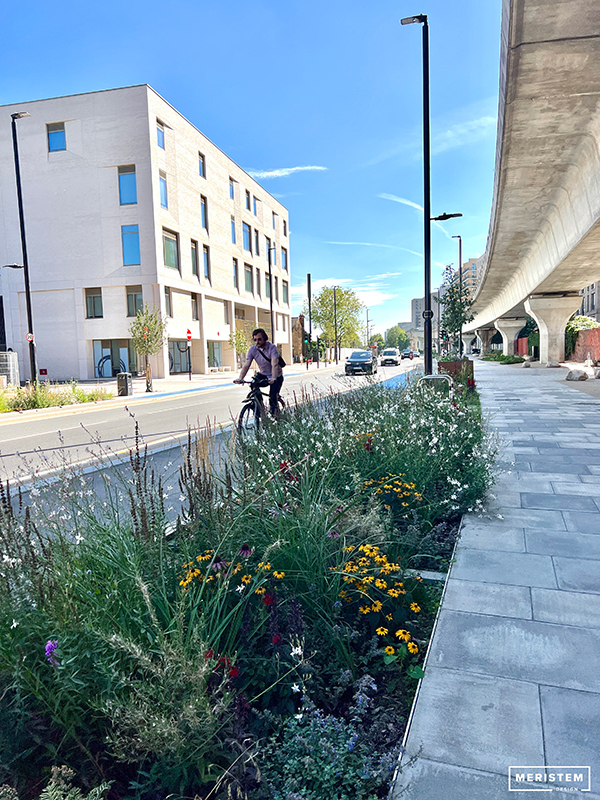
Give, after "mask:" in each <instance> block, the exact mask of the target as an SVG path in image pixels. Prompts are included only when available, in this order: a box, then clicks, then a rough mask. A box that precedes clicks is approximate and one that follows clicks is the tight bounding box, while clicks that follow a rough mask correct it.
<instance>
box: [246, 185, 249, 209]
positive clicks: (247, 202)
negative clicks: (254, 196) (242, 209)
mask: <svg viewBox="0 0 600 800" xmlns="http://www.w3.org/2000/svg"><path fill="white" fill-rule="evenodd" d="M246 208H247V209H248V211H250V192H249V191H248V190H247V189H246Z"/></svg>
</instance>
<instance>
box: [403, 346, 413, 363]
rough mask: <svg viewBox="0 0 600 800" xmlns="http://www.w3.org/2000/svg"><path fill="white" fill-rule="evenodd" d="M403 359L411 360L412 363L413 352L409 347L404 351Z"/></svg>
mask: <svg viewBox="0 0 600 800" xmlns="http://www.w3.org/2000/svg"><path fill="white" fill-rule="evenodd" d="M402 358H410V360H411V361H412V359H413V351H412V350H411V349H410V347H407V348H406V349H404V350H403V351H402Z"/></svg>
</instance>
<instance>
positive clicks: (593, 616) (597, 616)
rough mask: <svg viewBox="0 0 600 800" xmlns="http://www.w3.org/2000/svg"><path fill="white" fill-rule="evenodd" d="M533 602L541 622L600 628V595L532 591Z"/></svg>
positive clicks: (562, 591)
mask: <svg viewBox="0 0 600 800" xmlns="http://www.w3.org/2000/svg"><path fill="white" fill-rule="evenodd" d="M531 600H532V604H533V618H534V619H537V620H539V621H540V622H556V623H558V624H560V625H574V626H576V627H578V628H600V594H584V593H583V592H567V591H564V590H558V589H532V590H531ZM465 610H467V609H465ZM490 613H491V612H490ZM514 616H517V615H516V614H515V615H514ZM599 746H600V745H599Z"/></svg>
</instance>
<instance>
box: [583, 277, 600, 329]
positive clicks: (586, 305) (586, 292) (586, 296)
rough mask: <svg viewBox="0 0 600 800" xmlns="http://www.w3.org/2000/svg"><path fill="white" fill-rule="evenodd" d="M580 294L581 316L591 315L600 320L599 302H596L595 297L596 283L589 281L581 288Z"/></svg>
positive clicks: (597, 320)
mask: <svg viewBox="0 0 600 800" xmlns="http://www.w3.org/2000/svg"><path fill="white" fill-rule="evenodd" d="M599 283H600V282H599ZM580 294H581V295H582V299H581V308H580V310H579V313H580V314H581V315H583V316H586V317H591V318H592V319H594V320H596V322H600V302H597V299H596V296H597V289H596V284H595V283H590V285H589V286H586V287H585V288H584V289H582V290H581V292H580Z"/></svg>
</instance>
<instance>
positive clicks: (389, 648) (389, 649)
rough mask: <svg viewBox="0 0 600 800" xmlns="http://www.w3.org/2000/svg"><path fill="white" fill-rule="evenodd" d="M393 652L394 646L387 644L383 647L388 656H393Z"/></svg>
mask: <svg viewBox="0 0 600 800" xmlns="http://www.w3.org/2000/svg"><path fill="white" fill-rule="evenodd" d="M395 652H396V651H395V650H394V648H393V647H390V646H389V645H388V647H386V648H385V653H386V655H388V656H393V655H394V653H395Z"/></svg>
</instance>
